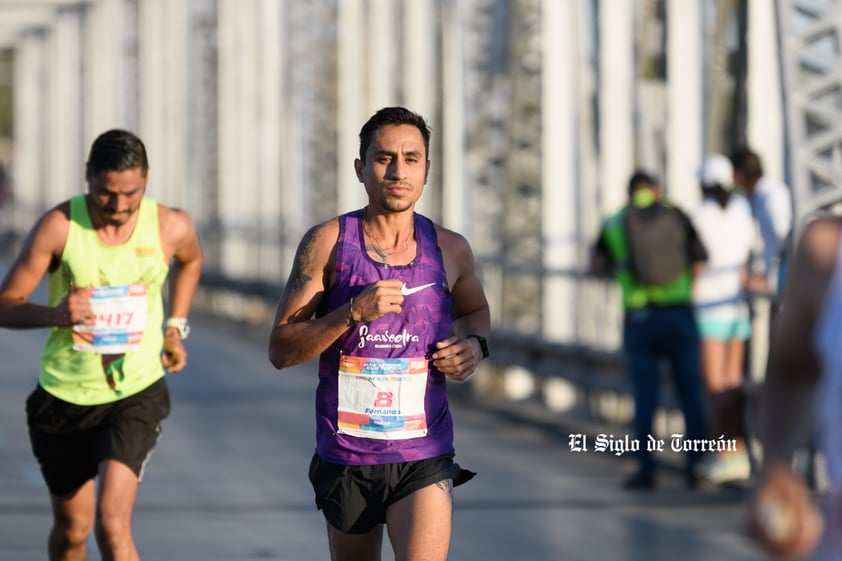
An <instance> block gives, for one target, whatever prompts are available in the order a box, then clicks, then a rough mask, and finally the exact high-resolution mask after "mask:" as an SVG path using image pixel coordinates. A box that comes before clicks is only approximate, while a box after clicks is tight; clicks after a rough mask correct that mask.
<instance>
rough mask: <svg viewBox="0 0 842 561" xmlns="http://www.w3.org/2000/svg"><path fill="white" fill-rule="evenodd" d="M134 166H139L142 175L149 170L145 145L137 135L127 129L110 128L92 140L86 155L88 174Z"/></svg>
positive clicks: (132, 167) (125, 169)
mask: <svg viewBox="0 0 842 561" xmlns="http://www.w3.org/2000/svg"><path fill="white" fill-rule="evenodd" d="M135 168H140V169H141V170H142V171H143V175H146V173H147V172H148V171H149V159H148V158H147V156H146V146H144V144H143V141H142V140H140V138H138V137H137V135H135V134H134V133H131V132H129V131H127V130H122V129H111V130H109V131H106V132H104V133H102V134H101V135H99V136H98V137H97V138H96V140H94V142H93V144H92V145H91V152H90V154H89V155H88V163H87V173H88V174H89V175H92V174H93V175H95V174H98V173H101V172H104V171H127V170H130V169H135Z"/></svg>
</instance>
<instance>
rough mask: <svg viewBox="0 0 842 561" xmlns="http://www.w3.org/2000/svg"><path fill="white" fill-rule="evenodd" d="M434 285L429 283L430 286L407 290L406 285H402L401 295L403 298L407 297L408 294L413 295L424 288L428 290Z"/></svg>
mask: <svg viewBox="0 0 842 561" xmlns="http://www.w3.org/2000/svg"><path fill="white" fill-rule="evenodd" d="M434 284H436V283H434V282H431V283H430V284H422V285H421V286H416V287H415V288H407V287H406V283H403V284H402V285H401V294H403V295H404V296H409V295H410V294H415V293H416V292H419V291H421V290H424V289H425V288H430V287H431V286H433V285H434Z"/></svg>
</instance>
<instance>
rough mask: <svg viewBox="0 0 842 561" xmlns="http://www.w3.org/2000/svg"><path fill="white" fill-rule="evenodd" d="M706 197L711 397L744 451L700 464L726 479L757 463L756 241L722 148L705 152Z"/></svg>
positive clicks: (715, 433) (705, 301)
mask: <svg viewBox="0 0 842 561" xmlns="http://www.w3.org/2000/svg"><path fill="white" fill-rule="evenodd" d="M697 176H698V179H699V183H700V186H701V189H702V198H703V200H702V203H701V205H700V206H699V208H698V209H697V210H696V211H695V213H693V215H692V220H693V223H694V225H695V226H696V229H697V231H698V233H699V237H700V238H701V240H702V243H704V245H705V247H707V248H708V261H707V262H706V263H705V264H704V265H703V267H702V268H701V270H700V271H699V274H698V276H697V277H696V281H695V283H694V285H693V304H694V310H695V313H696V321H697V324H698V327H699V335H700V337H701V340H702V376H703V380H704V383H705V387H706V389H707V393H708V399H709V403H710V415H709V419H710V426H709V430H710V434H711V436H712V437H715V438H718V437H719V436H720V435H724V436H725V438H726V439H729V440H734V441H735V443H736V449H737V451H736V452H734V451H726V452H722V453H712V454H711V455H710V456H709V457H707V458H705V459H703V460H702V461H701V462H700V464H699V466H698V475H699V477H700V478H701V479H703V480H707V481H709V482H712V483H722V482H725V481H732V480H737V479H746V478H747V477H748V476H749V475H750V471H751V467H750V462H749V459H748V454H747V453H746V450H745V443H744V440H743V432H744V431H743V429H742V426H741V419H742V411H743V409H744V392H743V387H742V386H743V372H744V369H743V363H744V357H745V348H746V340H747V339H748V338H749V336H750V334H751V324H750V321H749V308H748V302H747V298H746V291H745V287H746V282H747V279H748V263H749V260H750V257H751V250H752V245H753V243H754V233H755V230H754V222H753V218H752V213H751V207H750V205H749V203H748V201H747V200H746V199H745V197H743V196H742V195H741V194H740V193H738V192H737V191H735V190H734V181H733V179H734V174H733V168H732V166H731V162H730V160H729V159H728V158H726V157H725V156H723V155H721V154H711V155H708V156H707V157H705V158H704V160H703V162H702V164H701V166H700V167H699V170H698V174H697Z"/></svg>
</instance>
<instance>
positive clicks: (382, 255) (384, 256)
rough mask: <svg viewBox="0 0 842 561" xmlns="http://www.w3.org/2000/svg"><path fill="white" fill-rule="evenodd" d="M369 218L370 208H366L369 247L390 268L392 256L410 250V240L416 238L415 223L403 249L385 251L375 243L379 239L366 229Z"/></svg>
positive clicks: (364, 220)
mask: <svg viewBox="0 0 842 561" xmlns="http://www.w3.org/2000/svg"><path fill="white" fill-rule="evenodd" d="M367 217H368V207H365V210H364V211H363V232H364V233H365V235H366V236H368V241H369V244H368V246H367V247H370V248H371V249H372V250H374V253H376V254H377V256H378V257H379V258H380V260H381V261H382V262H383V264H384V265H386V266H388V265H389V257H391V256H392V255H394V254H396V253H403V252H404V251H406V250H407V249H409V240H411V239H412V238H414V237H415V221H413V223H412V233H411V234H410V235H409V237H408V238H406V241H405V242H404V245H403V249H398V248H397V247H393V248H392V249H383V248H382V247H380V246H379V245H377V242H376V241H375V240H377V238H375V237H374V236H373V235H372V234H371V232H369V231H368V228H366V227H365V223H366V218H367Z"/></svg>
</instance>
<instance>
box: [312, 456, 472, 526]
mask: <svg viewBox="0 0 842 561" xmlns="http://www.w3.org/2000/svg"><path fill="white" fill-rule="evenodd" d="M453 457H454V454H453V453H450V454H446V455H444V456H439V457H436V458H430V459H428V460H419V461H415V462H401V463H394V464H381V465H373V466H347V465H343V464H334V463H331V462H326V461H325V460H323V459H322V458H321V457H320V456H319V455H318V454H314V455H313V459H312V460H311V461H310V470H309V477H310V483H311V484H312V485H313V491H315V493H316V507H317V508H318V509H319V510H321V511H322V514H324V517H325V519H326V520H327V521H328V523H329V524H330V525H331V526H333V527H334V528H336V529H337V530H339V531H341V532H345V533H347V534H365V533H366V532H368V531H370V530H371V529H372V528H374V527H375V526H377V525H379V524H384V523H385V522H386V510H387V509H388V508H389V506H390V505H392V504H394V503H395V502H397V501H399V500H401V499H403V498H405V497H408V496H409V495H411V494H412V493H414V492H415V491H418V490H419V489H423V488H424V487H427V486H428V485H432V484H434V483H437V482H439V481H444V480H447V479H450V480H452V481H453V485H454V486H457V485H461V484H462V483H466V482H468V481H469V480H470V479H471V478H473V477H474V475H476V474H475V473H474V472H472V471H468V470H465V469H462V468H461V467H460V466H459V464H457V463H455V462H454V461H453Z"/></svg>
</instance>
